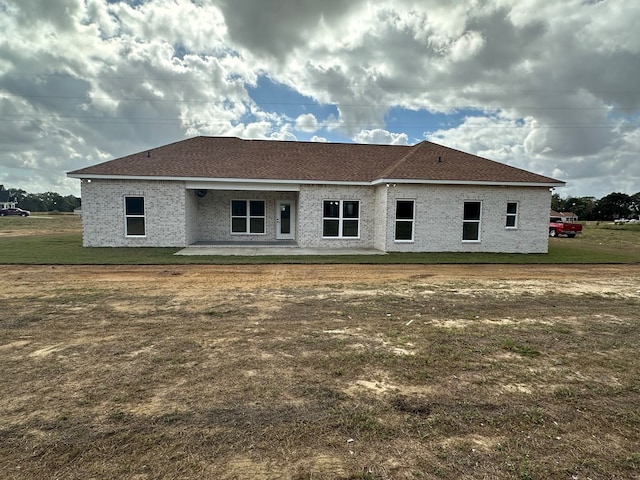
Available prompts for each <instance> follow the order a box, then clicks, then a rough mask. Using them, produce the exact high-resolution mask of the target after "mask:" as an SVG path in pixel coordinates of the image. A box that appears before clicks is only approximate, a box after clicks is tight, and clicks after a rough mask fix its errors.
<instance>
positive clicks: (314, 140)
mask: <svg viewBox="0 0 640 480" xmlns="http://www.w3.org/2000/svg"><path fill="white" fill-rule="evenodd" d="M310 141H311V142H321V143H326V142H327V139H326V138H324V137H319V136H318V135H314V136H313V137H311V138H310Z"/></svg>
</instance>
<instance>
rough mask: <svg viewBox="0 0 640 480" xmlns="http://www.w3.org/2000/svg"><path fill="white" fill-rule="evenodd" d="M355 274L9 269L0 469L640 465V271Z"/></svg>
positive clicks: (590, 470)
mask: <svg viewBox="0 0 640 480" xmlns="http://www.w3.org/2000/svg"><path fill="white" fill-rule="evenodd" d="M251 268H253V269H255V271H254V272H251V271H250V269H251ZM353 268H354V267H340V266H333V267H314V266H287V267H278V266H271V267H270V266H261V267H247V268H246V269H243V268H240V267H238V268H235V269H231V268H229V267H212V266H209V267H204V266H203V267H188V266H177V267H169V269H167V268H166V267H128V269H126V270H125V269H118V268H117V267H102V268H94V269H92V270H90V271H87V269H84V268H83V267H6V266H5V267H1V266H0V273H1V274H2V277H3V279H4V282H5V285H8V286H10V287H11V288H10V289H4V291H3V292H2V293H0V305H1V306H2V311H3V316H2V319H1V320H0V365H2V376H1V377H0V392H1V393H0V418H1V419H2V423H1V424H0V471H1V472H3V474H2V476H3V478H6V479H32V478H38V479H54V478H55V479H87V478H131V479H159V478H163V479H164V478H166V479H170V478H180V479H196V478H198V479H200V478H218V479H233V478H238V479H243V478H252V479H256V478H257V479H261V478H265V479H266V478H290V479H335V478H341V479H419V478H428V479H431V478H444V479H459V478H514V479H521V480H523V479H548V478H558V479H571V478H576V479H587V478H590V479H627V478H640V448H639V447H638V445H640V409H639V408H638V405H640V368H639V364H638V363H639V362H638V354H637V351H638V339H639V338H640V335H639V334H640V321H639V320H638V314H637V312H638V311H639V303H640V302H639V301H638V298H639V294H640V280H639V278H640V267H638V266H617V267H615V266H610V267H606V268H605V267H602V268H599V267H582V272H583V275H580V276H575V277H572V278H569V279H567V278H561V277H559V276H558V275H557V273H558V271H561V270H563V269H564V271H567V270H571V269H572V268H573V267H562V268H558V267H544V266H535V267H531V266H529V267H526V268H527V269H528V271H527V272H522V267H508V266H496V267H489V266H482V267H457V268H458V270H457V271H452V270H451V267H419V266H413V267H395V268H393V271H390V270H391V267H389V266H380V267H376V266H368V267H362V269H361V270H357V271H351V269H353ZM448 268H449V270H447V269H448ZM443 272H446V275H445V274H444V273H443ZM456 272H457V273H456ZM568 273H570V272H568Z"/></svg>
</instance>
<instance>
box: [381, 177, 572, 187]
mask: <svg viewBox="0 0 640 480" xmlns="http://www.w3.org/2000/svg"><path fill="white" fill-rule="evenodd" d="M398 184H414V185H415V184H418V185H465V186H487V187H546V188H554V187H564V186H565V185H566V183H565V182H559V181H558V182H504V181H485V180H425V179H408V178H383V179H379V180H374V181H373V182H371V185H374V186H376V185H398Z"/></svg>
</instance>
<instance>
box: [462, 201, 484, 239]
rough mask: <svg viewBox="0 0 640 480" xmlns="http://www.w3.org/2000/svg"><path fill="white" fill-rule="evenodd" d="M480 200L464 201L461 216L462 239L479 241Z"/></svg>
mask: <svg viewBox="0 0 640 480" xmlns="http://www.w3.org/2000/svg"><path fill="white" fill-rule="evenodd" d="M481 211H482V203H481V202H464V216H463V218H462V241H463V242H479V241H480V213H481Z"/></svg>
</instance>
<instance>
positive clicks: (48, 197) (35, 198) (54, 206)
mask: <svg viewBox="0 0 640 480" xmlns="http://www.w3.org/2000/svg"><path fill="white" fill-rule="evenodd" d="M5 191H6V192H7V194H8V199H9V201H11V202H16V204H17V205H18V207H20V208H22V209H24V210H29V211H31V212H73V210H74V209H76V208H78V207H80V204H81V201H80V199H79V198H78V197H74V196H73V195H67V196H66V197H63V196H62V195H60V194H58V193H55V192H45V193H27V192H25V191H24V190H21V189H19V188H8V189H6V190H5Z"/></svg>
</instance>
